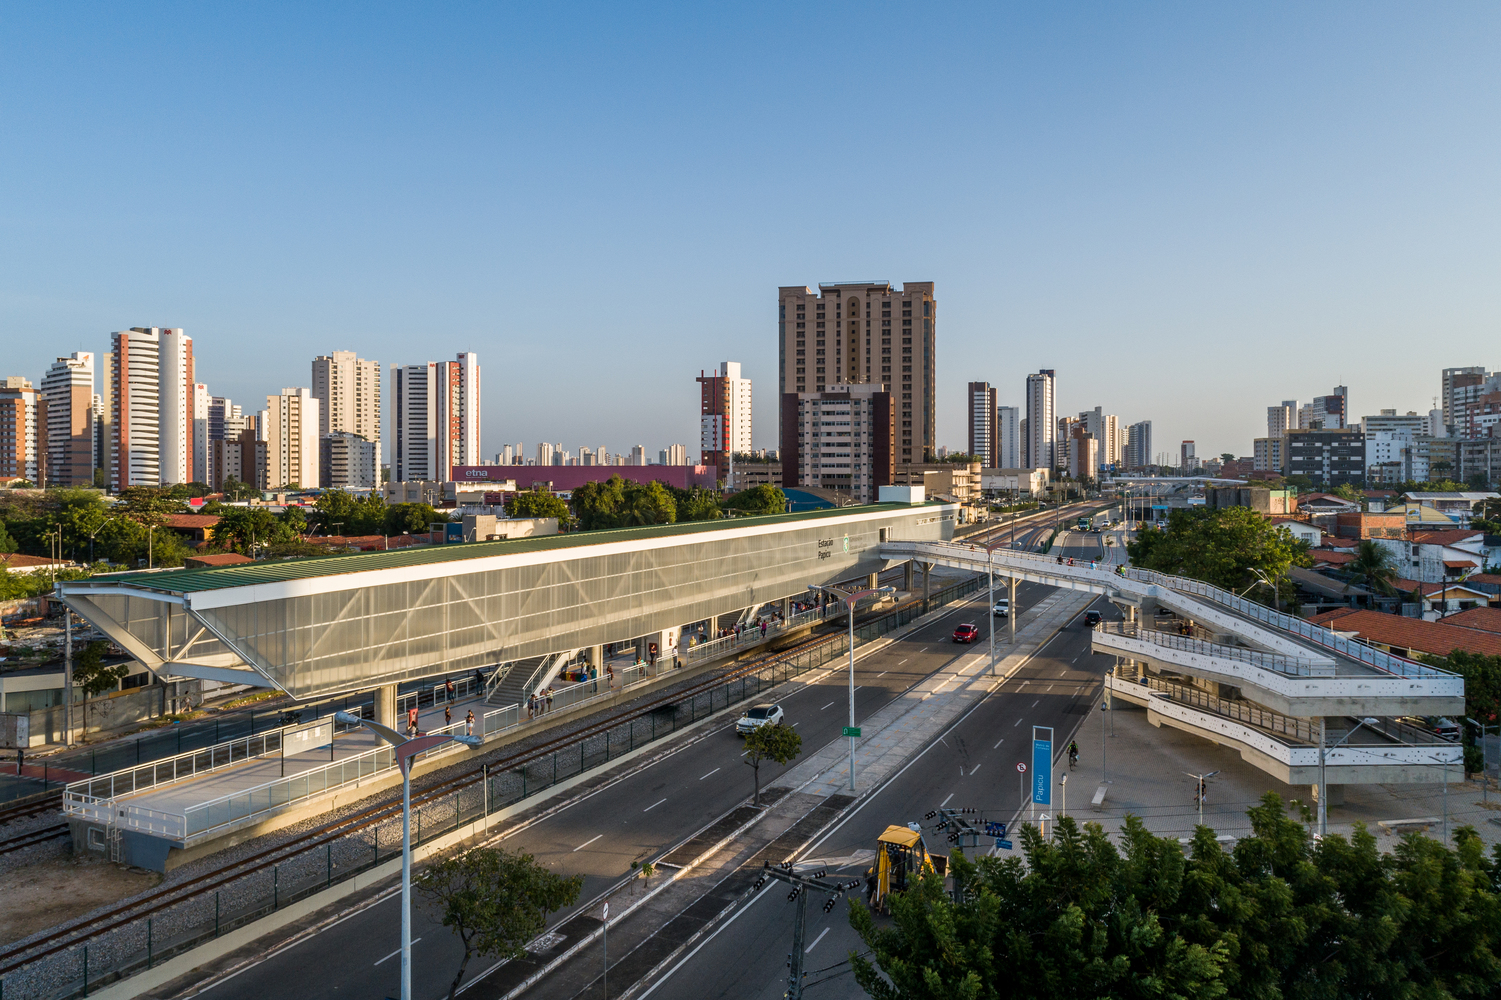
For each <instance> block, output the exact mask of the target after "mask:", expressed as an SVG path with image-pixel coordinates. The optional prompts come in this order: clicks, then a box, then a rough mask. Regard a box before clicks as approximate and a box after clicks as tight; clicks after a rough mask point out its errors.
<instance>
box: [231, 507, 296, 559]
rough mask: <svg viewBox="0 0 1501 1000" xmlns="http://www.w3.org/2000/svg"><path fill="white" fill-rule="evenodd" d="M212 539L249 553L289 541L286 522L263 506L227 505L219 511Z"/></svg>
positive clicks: (237, 550)
mask: <svg viewBox="0 0 1501 1000" xmlns="http://www.w3.org/2000/svg"><path fill="white" fill-rule="evenodd" d="M214 541H216V542H218V543H219V545H220V546H221V547H223V548H228V549H230V550H232V551H234V552H238V553H240V554H241V555H247V556H253V555H254V554H255V551H256V549H258V548H260V547H263V546H267V545H276V544H280V543H282V542H286V541H290V538H289V537H288V532H287V528H286V525H284V524H282V523H281V522H280V521H278V520H277V519H276V515H275V514H273V513H271V511H269V510H267V509H266V508H265V507H230V508H228V509H227V510H225V511H224V512H223V513H221V514H220V515H219V523H218V524H216V525H214Z"/></svg>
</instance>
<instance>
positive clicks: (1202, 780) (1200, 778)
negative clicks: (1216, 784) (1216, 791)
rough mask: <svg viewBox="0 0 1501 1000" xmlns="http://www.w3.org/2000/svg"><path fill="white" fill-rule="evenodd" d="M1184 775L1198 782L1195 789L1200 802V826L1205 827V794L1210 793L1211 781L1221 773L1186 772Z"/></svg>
mask: <svg viewBox="0 0 1501 1000" xmlns="http://www.w3.org/2000/svg"><path fill="white" fill-rule="evenodd" d="M1183 773H1184V774H1186V775H1188V776H1189V777H1190V778H1192V779H1194V781H1196V782H1198V784H1196V785H1195V786H1194V789H1195V790H1194V795H1195V797H1197V798H1198V800H1199V825H1200V826H1203V825H1204V793H1205V792H1206V791H1208V789H1209V779H1210V778H1212V777H1214V776H1215V775H1216V774H1219V773H1220V772H1218V771H1206V772H1205V773H1204V774H1194V773H1193V772H1192V771H1184V772H1183Z"/></svg>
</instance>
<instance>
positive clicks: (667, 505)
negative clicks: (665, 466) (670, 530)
mask: <svg viewBox="0 0 1501 1000" xmlns="http://www.w3.org/2000/svg"><path fill="white" fill-rule="evenodd" d="M677 519H678V505H677V503H676V501H674V500H673V499H672V494H671V493H668V492H667V487H666V486H664V485H663V484H662V483H659V482H657V481H656V480H652V481H651V482H649V483H630V484H629V485H627V486H626V488H625V494H624V506H623V507H622V508H621V511H620V526H621V527H630V526H634V525H638V524H672V523H673V522H674V521H676V520H677Z"/></svg>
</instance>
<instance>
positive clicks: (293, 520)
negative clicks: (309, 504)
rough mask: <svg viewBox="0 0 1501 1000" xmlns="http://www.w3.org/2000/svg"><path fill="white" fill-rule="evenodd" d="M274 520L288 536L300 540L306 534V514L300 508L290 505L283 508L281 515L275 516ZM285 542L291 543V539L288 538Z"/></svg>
mask: <svg viewBox="0 0 1501 1000" xmlns="http://www.w3.org/2000/svg"><path fill="white" fill-rule="evenodd" d="M276 520H277V522H278V523H279V524H281V526H282V527H284V528H285V529H286V530H287V533H288V534H289V535H294V536H296V537H297V538H299V539H300V538H301V537H302V536H303V535H305V534H307V530H308V525H307V514H306V513H305V512H304V511H303V509H302V508H301V507H293V506H291V505H288V506H286V507H283V508H282V511H281V513H280V514H278V515H277V517H276ZM287 540H288V541H291V540H292V539H290V538H289V539H287Z"/></svg>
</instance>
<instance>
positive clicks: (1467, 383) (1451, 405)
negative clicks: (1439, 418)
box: [1440, 365, 1489, 427]
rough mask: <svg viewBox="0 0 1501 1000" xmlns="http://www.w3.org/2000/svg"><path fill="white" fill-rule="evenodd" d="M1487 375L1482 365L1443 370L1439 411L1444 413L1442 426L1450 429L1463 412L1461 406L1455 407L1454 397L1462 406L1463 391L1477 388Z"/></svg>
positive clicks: (1457, 421)
mask: <svg viewBox="0 0 1501 1000" xmlns="http://www.w3.org/2000/svg"><path fill="white" fill-rule="evenodd" d="M1488 374H1489V373H1488V372H1487V371H1486V370H1485V366H1484V365H1471V366H1469V367H1467V368H1445V369H1444V370H1443V377H1442V385H1441V386H1440V391H1441V393H1442V395H1441V400H1442V406H1441V409H1442V410H1443V411H1444V426H1446V427H1452V426H1453V425H1455V424H1457V423H1459V416H1460V414H1461V413H1462V412H1463V409H1462V406H1461V407H1456V406H1455V399H1456V397H1458V398H1459V401H1460V403H1461V404H1462V403H1463V401H1464V398H1465V396H1466V393H1465V390H1466V389H1472V388H1476V387H1478V386H1479V385H1480V384H1481V383H1482V382H1484V381H1485V380H1486V376H1487V375H1488Z"/></svg>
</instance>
